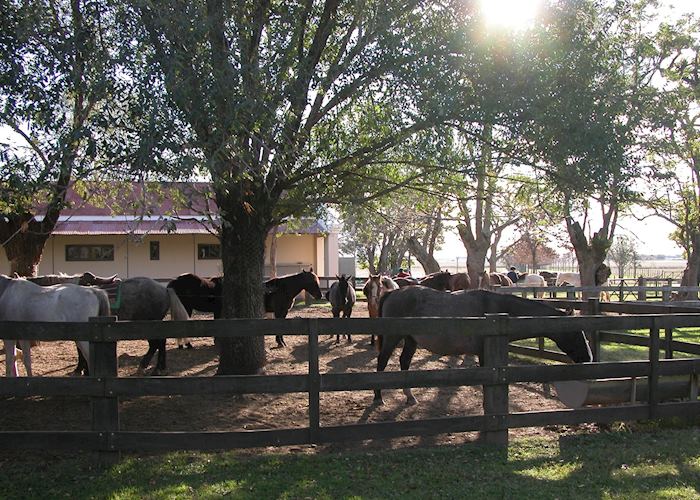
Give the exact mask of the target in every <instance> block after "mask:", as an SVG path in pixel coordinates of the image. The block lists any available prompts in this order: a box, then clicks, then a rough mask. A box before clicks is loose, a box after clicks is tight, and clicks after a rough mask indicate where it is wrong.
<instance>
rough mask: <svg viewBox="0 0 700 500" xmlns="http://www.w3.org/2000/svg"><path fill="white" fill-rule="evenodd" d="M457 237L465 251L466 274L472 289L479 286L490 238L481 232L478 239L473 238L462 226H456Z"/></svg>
mask: <svg viewBox="0 0 700 500" xmlns="http://www.w3.org/2000/svg"><path fill="white" fill-rule="evenodd" d="M457 231H458V232H459V237H460V238H461V239H462V244H463V245H464V248H465V249H466V250H467V273H468V274H469V280H470V281H471V283H472V287H474V288H476V287H477V286H478V284H479V275H480V274H481V273H482V272H483V271H484V264H485V263H486V254H487V253H488V251H489V247H490V245H491V242H490V238H487V237H486V235H485V234H484V233H483V232H482V233H480V234H479V237H478V238H475V237H473V235H471V232H470V231H469V230H468V228H467V227H466V226H465V225H464V224H458V225H457Z"/></svg>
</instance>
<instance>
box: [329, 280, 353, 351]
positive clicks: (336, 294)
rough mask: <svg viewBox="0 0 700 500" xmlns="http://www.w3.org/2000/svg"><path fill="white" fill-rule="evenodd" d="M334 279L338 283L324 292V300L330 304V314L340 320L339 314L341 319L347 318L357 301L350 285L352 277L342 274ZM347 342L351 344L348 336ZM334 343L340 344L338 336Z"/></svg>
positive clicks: (350, 338)
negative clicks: (336, 279)
mask: <svg viewBox="0 0 700 500" xmlns="http://www.w3.org/2000/svg"><path fill="white" fill-rule="evenodd" d="M336 278H338V281H336V282H335V283H333V284H332V285H331V287H330V288H329V289H328V291H327V292H326V300H328V301H329V302H330V303H331V313H332V314H333V317H334V318H340V315H341V313H342V315H343V318H349V317H350V315H351V314H352V308H353V307H354V306H355V301H356V300H357V297H356V296H355V287H354V286H353V285H352V276H350V277H348V276H345V275H344V274H343V275H342V276H336ZM348 342H352V337H351V336H350V335H348ZM335 343H336V344H339V343H340V335H336V336H335Z"/></svg>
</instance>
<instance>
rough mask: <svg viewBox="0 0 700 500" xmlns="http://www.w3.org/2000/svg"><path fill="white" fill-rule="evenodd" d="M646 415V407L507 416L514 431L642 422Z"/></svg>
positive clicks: (605, 408) (512, 414) (541, 412)
mask: <svg viewBox="0 0 700 500" xmlns="http://www.w3.org/2000/svg"><path fill="white" fill-rule="evenodd" d="M648 415H649V410H648V408H647V405H625V406H609V407H608V406H606V407H600V408H577V409H575V410H572V409H567V410H551V411H540V412H536V411H533V412H520V413H518V412H516V413H511V414H510V415H509V416H508V425H509V427H510V428H511V429H516V428H519V427H544V426H546V425H572V424H583V423H589V422H617V421H623V422H624V421H632V420H644V419H646V418H647V417H648Z"/></svg>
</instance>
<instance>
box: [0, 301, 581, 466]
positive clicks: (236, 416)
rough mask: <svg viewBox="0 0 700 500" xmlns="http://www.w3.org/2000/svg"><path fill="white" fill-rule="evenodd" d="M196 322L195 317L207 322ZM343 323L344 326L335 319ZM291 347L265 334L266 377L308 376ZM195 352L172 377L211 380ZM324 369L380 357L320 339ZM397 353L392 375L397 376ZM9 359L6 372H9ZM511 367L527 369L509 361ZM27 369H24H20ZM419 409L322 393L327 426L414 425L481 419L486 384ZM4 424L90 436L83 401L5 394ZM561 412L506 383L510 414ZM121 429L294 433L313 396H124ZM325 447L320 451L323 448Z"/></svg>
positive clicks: (429, 359) (420, 360) (58, 349)
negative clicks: (420, 421) (457, 418)
mask: <svg viewBox="0 0 700 500" xmlns="http://www.w3.org/2000/svg"><path fill="white" fill-rule="evenodd" d="M330 316H331V314H330V308H329V307H328V306H327V305H324V304H315V305H312V306H309V307H301V308H295V309H294V310H293V311H292V312H291V313H290V316H289V317H330ZM353 316H357V317H367V316H368V312H367V303H366V302H364V301H359V302H358V303H357V304H356V306H355V309H354V310H353ZM204 318H205V317H199V318H198V319H204ZM339 321H342V320H339ZM285 340H286V342H287V344H288V347H286V348H280V349H278V348H276V347H275V345H276V344H275V340H274V337H267V338H266V347H267V353H268V363H267V366H266V373H267V374H303V373H306V372H307V371H308V364H307V343H306V339H305V338H304V337H286V339H285ZM193 344H194V348H193V349H182V350H180V349H176V348H175V341H174V340H170V341H168V361H167V363H168V372H169V375H174V376H183V377H197V376H200V377H201V376H213V375H214V374H215V373H216V368H217V364H218V355H217V352H216V348H215V347H214V344H213V340H212V339H211V338H199V339H194V340H193ZM146 349H147V344H146V342H145V341H125V342H120V343H119V344H118V347H117V354H118V358H119V375H120V376H123V377H129V376H134V375H135V374H136V368H137V366H138V361H139V359H140V358H141V356H142V355H143V354H144V353H145V351H146ZM319 350H320V369H321V371H322V372H326V373H348V372H361V371H365V372H372V371H374V370H375V369H376V352H375V350H374V348H373V347H372V346H370V345H369V337H368V336H353V338H352V342H348V341H347V340H346V339H342V340H341V342H340V344H336V341H335V338H330V337H324V338H322V339H321V342H320V346H319ZM32 355H33V358H32V359H33V366H34V370H35V374H36V375H38V376H53V377H56V376H58V377H60V376H67V375H68V374H69V373H70V371H71V370H72V369H73V368H74V366H75V363H76V349H75V344H74V343H72V342H51V343H43V344H42V345H40V346H38V347H35V348H34V349H32ZM398 357H399V350H398V349H397V351H396V352H394V355H393V356H392V359H391V360H390V362H389V366H388V367H387V370H399V365H398ZM4 361H5V360H4V354H2V355H0V363H1V364H0V366H3V367H4ZM510 362H511V363H520V364H523V363H526V361H524V360H523V359H521V358H512V359H511V361H510ZM472 365H475V360H474V358H473V357H471V356H467V357H455V356H443V357H440V356H437V355H434V354H432V353H429V352H427V351H424V350H420V349H419V350H418V351H417V352H416V355H415V357H414V360H413V363H412V365H411V366H412V368H416V369H445V368H459V367H462V366H472ZM21 369H22V370H23V367H21ZM414 394H415V396H416V398H417V399H418V401H419V404H417V405H414V406H407V405H406V404H405V399H406V398H405V396H404V394H403V392H402V391H401V390H388V391H384V392H383V395H384V401H385V404H384V405H383V406H379V407H376V406H372V405H371V403H372V398H373V394H372V393H371V392H370V391H356V392H337V393H324V394H322V395H321V425H322V426H328V425H343V424H357V423H363V422H378V421H393V420H415V419H422V418H437V417H445V416H459V415H474V414H481V413H483V410H482V393H481V387H479V386H477V387H449V388H425V389H421V388H419V389H414ZM0 401H1V404H2V409H3V411H1V412H0V427H1V428H2V429H3V430H5V431H8V430H30V429H31V430H37V429H41V430H89V429H90V402H89V400H87V398H80V397H76V398H57V397H51V398H49V397H32V398H2V399H1V400H0ZM557 408H563V405H562V404H561V403H560V402H559V401H558V399H557V398H556V394H555V393H554V391H553V390H549V389H548V388H547V387H543V385H542V384H528V383H524V384H513V385H511V386H510V409H511V411H513V412H518V411H528V410H530V411H534V410H545V409H557ZM120 425H121V428H122V429H123V430H128V431H158V430H162V431H225V430H229V431H233V430H243V429H247V430H252V429H274V428H294V427H306V426H308V398H307V396H306V394H304V393H295V394H284V395H268V394H251V395H245V396H237V397H221V396H209V395H202V396H169V397H141V398H124V399H122V400H120ZM591 428H592V426H576V427H550V428H544V429H543V428H531V429H515V430H512V431H511V436H513V437H514V436H524V435H532V434H538V435H545V434H549V435H556V434H561V433H569V432H572V431H581V430H584V429H585V430H588V429H591ZM474 438H475V435H474V434H473V433H456V434H445V435H441V436H434V437H433V436H431V437H406V438H399V439H391V440H381V441H375V442H371V443H370V442H364V443H349V444H343V445H332V446H326V447H322V449H362V448H375V447H377V448H382V449H385V448H387V447H411V446H429V445H437V444H441V445H442V444H459V443H462V442H466V441H471V440H473V439H474ZM314 449H315V447H305V446H302V447H288V450H289V451H297V452H300V451H301V452H310V451H311V450H314ZM319 449H321V448H319Z"/></svg>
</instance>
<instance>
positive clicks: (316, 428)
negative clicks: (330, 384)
mask: <svg viewBox="0 0 700 500" xmlns="http://www.w3.org/2000/svg"><path fill="white" fill-rule="evenodd" d="M307 321H308V325H309V328H308V332H309V443H310V444H318V442H319V441H320V427H321V396H320V393H321V374H320V372H319V368H318V365H319V363H318V322H317V321H316V320H315V319H308V320H307Z"/></svg>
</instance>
